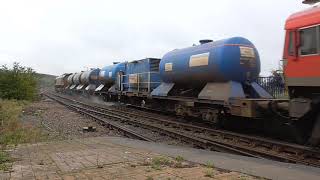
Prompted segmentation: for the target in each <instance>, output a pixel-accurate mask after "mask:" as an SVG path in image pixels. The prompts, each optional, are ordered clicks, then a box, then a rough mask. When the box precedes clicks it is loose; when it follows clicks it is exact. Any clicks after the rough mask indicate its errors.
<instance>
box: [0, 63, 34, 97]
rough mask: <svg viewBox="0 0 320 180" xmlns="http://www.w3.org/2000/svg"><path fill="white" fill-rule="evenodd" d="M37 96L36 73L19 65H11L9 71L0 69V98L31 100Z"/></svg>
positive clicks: (5, 67)
mask: <svg viewBox="0 0 320 180" xmlns="http://www.w3.org/2000/svg"><path fill="white" fill-rule="evenodd" d="M36 95H37V78H36V73H35V72H34V71H33V70H32V69H31V68H28V67H23V66H21V65H20V64H19V63H13V67H12V68H11V69H10V68H8V67H7V66H5V65H3V66H1V67H0V98H2V99H17V100H33V99H34V98H35V97H36Z"/></svg>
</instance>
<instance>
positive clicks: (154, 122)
mask: <svg viewBox="0 0 320 180" xmlns="http://www.w3.org/2000/svg"><path fill="white" fill-rule="evenodd" d="M45 95H46V96H48V97H49V98H51V99H54V100H56V101H58V102H59V103H61V104H63V105H66V106H67V107H69V108H71V109H73V110H76V111H77V112H79V113H81V114H84V115H87V116H90V117H92V118H94V119H104V121H107V120H106V119H112V121H110V120H109V121H108V122H109V124H110V123H111V124H116V126H117V128H121V127H123V126H122V125H121V124H123V123H127V124H134V125H137V126H140V127H144V128H146V129H152V130H153V131H157V132H159V133H162V134H166V135H167V136H170V137H172V138H178V139H180V140H182V141H184V142H187V143H192V144H193V145H194V146H196V147H199V148H203V149H210V150H215V151H222V152H229V153H235V154H241V155H246V156H250V157H257V158H268V159H274V160H279V161H284V162H290V163H299V164H304V165H309V166H315V167H320V151H319V150H316V149H313V148H310V147H306V146H301V145H296V144H289V143H285V142H279V141H274V140H270V139H266V138H261V137H252V136H247V135H243V134H238V133H233V132H229V131H224V130H216V129H210V128H205V127H201V126H196V125H192V124H188V123H182V122H177V121H174V119H173V118H172V117H166V116H158V115H156V114H153V113H145V112H143V111H136V112H133V111H130V110H128V109H115V108H111V107H102V106H100V105H93V104H88V103H84V102H80V101H76V100H74V99H70V98H67V97H65V96H61V95H57V94H45ZM125 130H129V131H130V132H131V133H134V132H132V130H130V129H125ZM125 130H122V131H125ZM129 134H130V133H129ZM134 136H136V138H137V137H138V138H139V139H142V140H147V141H152V140H151V139H150V138H147V137H144V136H143V135H138V134H136V133H135V135H134ZM144 138H145V139H144Z"/></svg>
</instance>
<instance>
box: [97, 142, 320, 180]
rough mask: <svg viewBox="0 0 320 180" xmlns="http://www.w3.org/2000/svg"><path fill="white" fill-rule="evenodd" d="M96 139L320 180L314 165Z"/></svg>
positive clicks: (259, 172)
mask: <svg viewBox="0 0 320 180" xmlns="http://www.w3.org/2000/svg"><path fill="white" fill-rule="evenodd" d="M98 139H104V141H106V142H110V141H111V142H113V143H115V144H120V145H123V146H126V147H133V148H138V149H144V150H148V151H150V152H155V153H160V154H165V155H168V156H172V157H176V156H182V157H184V158H185V159H187V160H189V161H192V162H197V163H202V164H206V163H207V162H208V161H211V162H213V163H214V165H215V167H218V168H222V169H227V170H230V171H237V172H242V173H246V174H251V175H254V176H259V177H265V178H269V179H281V180H302V179H304V180H319V179H320V168H314V167H309V166H304V165H296V164H288V163H281V162H276V161H271V160H265V159H256V158H250V157H244V156H237V155H231V154H226V153H219V152H213V151H206V150H199V149H194V148H186V147H177V146H171V145H163V144H156V143H149V142H144V141H138V140H132V139H126V138H119V137H99V138H98Z"/></svg>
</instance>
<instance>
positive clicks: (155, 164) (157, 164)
mask: <svg viewBox="0 0 320 180" xmlns="http://www.w3.org/2000/svg"><path fill="white" fill-rule="evenodd" d="M170 164H171V161H170V160H169V159H168V158H166V157H155V158H153V159H152V162H151V167H152V168H153V169H155V170H161V168H162V166H168V165H170Z"/></svg>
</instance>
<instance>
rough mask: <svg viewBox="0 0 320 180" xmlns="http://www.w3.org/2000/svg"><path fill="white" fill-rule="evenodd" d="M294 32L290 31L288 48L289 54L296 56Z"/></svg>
mask: <svg viewBox="0 0 320 180" xmlns="http://www.w3.org/2000/svg"><path fill="white" fill-rule="evenodd" d="M293 35H294V34H293V31H291V32H290V33H289V49H288V54H289V55H290V56H294V44H293V37H294V36H293Z"/></svg>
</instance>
